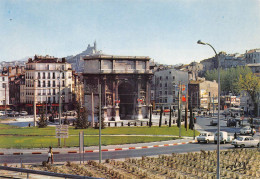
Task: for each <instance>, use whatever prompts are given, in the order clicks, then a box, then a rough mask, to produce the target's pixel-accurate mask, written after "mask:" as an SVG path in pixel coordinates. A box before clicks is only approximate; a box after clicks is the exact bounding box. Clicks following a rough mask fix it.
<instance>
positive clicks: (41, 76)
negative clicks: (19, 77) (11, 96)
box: [25, 72, 65, 79]
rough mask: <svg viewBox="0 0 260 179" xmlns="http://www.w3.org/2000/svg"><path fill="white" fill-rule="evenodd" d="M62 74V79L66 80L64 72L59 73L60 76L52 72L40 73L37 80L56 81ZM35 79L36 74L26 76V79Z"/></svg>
mask: <svg viewBox="0 0 260 179" xmlns="http://www.w3.org/2000/svg"><path fill="white" fill-rule="evenodd" d="M60 74H61V78H62V79H65V73H64V72H62V73H58V74H56V72H52V73H51V72H38V75H37V78H38V79H56V76H57V78H59V77H60ZM33 77H34V73H26V74H25V78H26V79H34V78H33Z"/></svg>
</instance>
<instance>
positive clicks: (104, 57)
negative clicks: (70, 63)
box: [83, 54, 150, 61]
mask: <svg viewBox="0 0 260 179" xmlns="http://www.w3.org/2000/svg"><path fill="white" fill-rule="evenodd" d="M94 59H113V60H147V61H148V60H150V57H148V56H119V55H100V54H94V55H87V56H84V57H83V60H94Z"/></svg>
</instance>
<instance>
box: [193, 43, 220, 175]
mask: <svg viewBox="0 0 260 179" xmlns="http://www.w3.org/2000/svg"><path fill="white" fill-rule="evenodd" d="M197 43H198V44H201V45H208V46H210V47H211V48H212V50H213V51H214V52H215V55H216V57H217V61H218V130H217V134H218V140H217V178H218V179H219V178H220V164H219V158H220V146H219V144H220V141H219V133H220V124H219V123H220V119H219V114H220V62H219V58H218V54H217V52H216V50H215V49H214V48H213V46H212V45H210V44H209V43H204V42H202V41H200V40H199V41H198V42H197Z"/></svg>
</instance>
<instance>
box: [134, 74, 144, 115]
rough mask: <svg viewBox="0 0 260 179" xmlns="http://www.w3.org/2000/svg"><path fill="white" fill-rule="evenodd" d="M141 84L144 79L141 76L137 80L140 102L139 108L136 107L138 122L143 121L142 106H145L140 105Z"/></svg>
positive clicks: (138, 103)
mask: <svg viewBox="0 0 260 179" xmlns="http://www.w3.org/2000/svg"><path fill="white" fill-rule="evenodd" d="M141 82H142V78H141V76H138V78H137V99H138V102H137V106H136V111H137V114H136V119H137V120H141V119H143V114H142V106H143V105H142V104H141V103H140V97H141V94H140V92H141Z"/></svg>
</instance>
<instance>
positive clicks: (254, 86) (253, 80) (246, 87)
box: [238, 72, 260, 115]
mask: <svg viewBox="0 0 260 179" xmlns="http://www.w3.org/2000/svg"><path fill="white" fill-rule="evenodd" d="M238 87H239V91H240V92H241V91H246V92H247V93H248V94H249V95H250V98H251V100H252V102H253V104H254V115H257V93H258V92H259V90H260V79H259V78H258V77H257V76H255V75H254V74H253V73H252V72H251V73H248V74H246V75H245V76H244V77H243V76H242V75H240V77H239V81H238Z"/></svg>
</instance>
